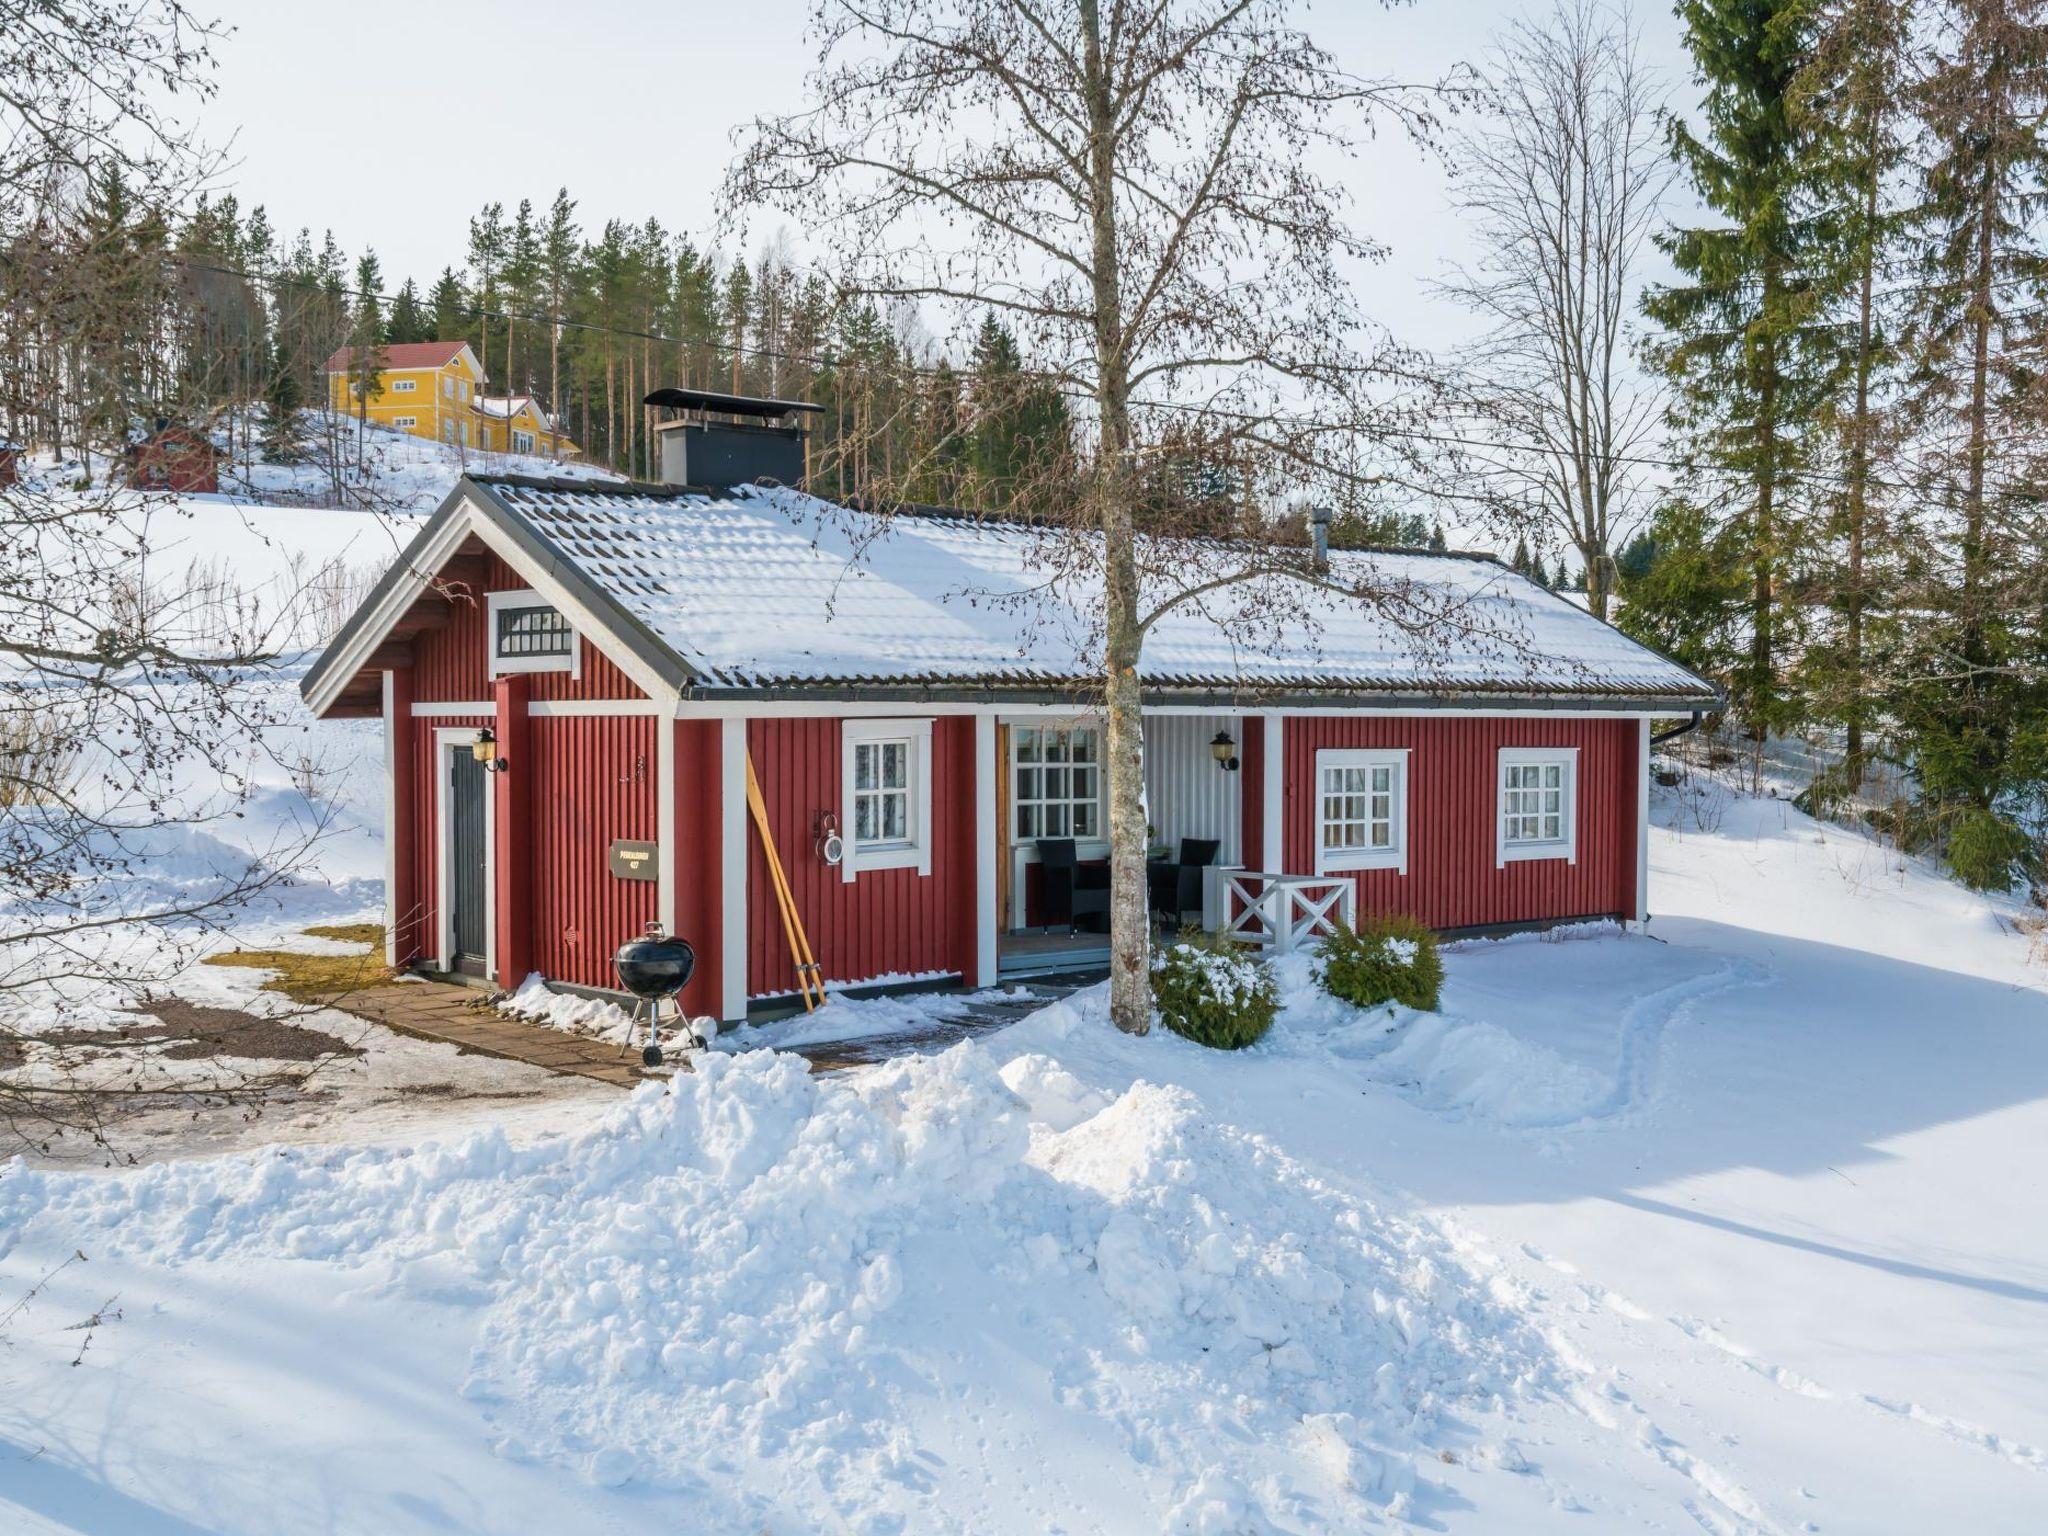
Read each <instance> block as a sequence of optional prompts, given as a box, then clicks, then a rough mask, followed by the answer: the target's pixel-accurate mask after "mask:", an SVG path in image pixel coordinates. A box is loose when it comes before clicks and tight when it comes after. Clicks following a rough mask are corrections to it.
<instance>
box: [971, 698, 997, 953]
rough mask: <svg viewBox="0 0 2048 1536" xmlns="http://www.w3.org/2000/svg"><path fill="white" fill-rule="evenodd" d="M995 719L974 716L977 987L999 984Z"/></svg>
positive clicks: (975, 945)
mask: <svg viewBox="0 0 2048 1536" xmlns="http://www.w3.org/2000/svg"><path fill="white" fill-rule="evenodd" d="M999 771H1000V770H999V768H998V767H997V764H996V717H995V716H994V715H992V714H981V715H976V716H975V717H974V985H975V986H977V987H992V986H994V985H995V984H996V971H997V966H998V951H997V944H996V923H997V916H996V835H997V833H998V832H999V831H1000V830H1001V829H1000V828H998V827H997V826H996V774H997V773H998V772H999Z"/></svg>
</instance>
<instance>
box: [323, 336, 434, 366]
mask: <svg viewBox="0 0 2048 1536" xmlns="http://www.w3.org/2000/svg"><path fill="white" fill-rule="evenodd" d="M468 345H469V343H468V342H466V341H401V342H398V343H396V344H394V345H392V346H388V347H386V348H385V349H384V368H385V371H387V372H388V371H390V370H392V369H397V368H445V367H447V366H448V365H449V364H450V363H452V362H454V361H455V358H456V355H457V354H458V353H460V352H461V351H462V349H463V348H464V347H466V346H468ZM354 353H355V348H353V347H341V348H339V349H337V350H336V352H335V354H334V356H332V357H330V358H328V359H327V362H326V364H325V366H324V367H322V369H321V370H320V371H321V372H322V373H346V372H348V365H349V360H350V358H351V357H352V356H353V355H354Z"/></svg>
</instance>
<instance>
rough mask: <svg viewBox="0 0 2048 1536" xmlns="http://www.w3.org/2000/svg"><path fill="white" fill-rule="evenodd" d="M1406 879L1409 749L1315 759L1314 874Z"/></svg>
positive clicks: (1335, 752)
mask: <svg viewBox="0 0 2048 1536" xmlns="http://www.w3.org/2000/svg"><path fill="white" fill-rule="evenodd" d="M1349 869H1392V870H1397V871H1399V872H1400V873H1401V874H1404V875H1405V874H1406V873H1408V749H1407V748H1406V747H1398V748H1396V747H1387V748H1373V749H1356V750H1354V749H1335V748H1332V749H1328V750H1325V751H1321V752H1318V753H1317V754H1316V873H1317V874H1319V875H1321V874H1328V873H1330V872H1331V871H1333V870H1349Z"/></svg>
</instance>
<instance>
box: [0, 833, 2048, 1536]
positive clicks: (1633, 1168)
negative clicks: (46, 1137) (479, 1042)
mask: <svg viewBox="0 0 2048 1536" xmlns="http://www.w3.org/2000/svg"><path fill="white" fill-rule="evenodd" d="M1655 853H1656V860H1657V865H1658V868H1657V870H1656V872H1655V880H1656V882H1657V887H1656V888H1657V889H1658V890H1659V892H1660V893H1662V897H1663V900H1662V905H1663V906H1664V907H1665V908H1666V909H1667V910H1668V911H1669V912H1670V913H1671V915H1670V916H1668V917H1665V918H1660V919H1659V921H1658V922H1657V923H1656V924H1655V925H1654V929H1655V932H1656V934H1657V935H1658V938H1645V937H1642V936H1638V935H1622V934H1619V933H1616V932H1613V931H1611V930H1595V931H1590V932H1583V933H1579V934H1575V935H1570V936H1566V937H1564V938H1562V939H1559V940H1553V941H1542V942H1539V941H1533V940H1532V941H1520V942H1510V943H1498V944H1486V945H1475V946H1468V947H1462V948H1459V949H1457V950H1456V951H1455V952H1454V953H1452V955H1451V956H1450V959H1449V970H1450V984H1449V986H1448V988H1447V991H1446V996H1445V1011H1444V1013H1443V1014H1442V1015H1441V1016H1439V1017H1432V1018H1427V1019H1415V1018H1408V1017H1390V1016H1379V1017H1373V1016H1366V1015H1361V1014H1359V1013H1357V1012H1356V1011H1353V1010H1349V1009H1344V1008H1339V1007H1337V1006H1335V1005H1334V1004H1332V1003H1330V1002H1329V1001H1328V1000H1327V999H1324V998H1322V997H1320V995H1319V994H1316V993H1314V992H1313V991H1312V990H1310V989H1309V988H1308V987H1307V986H1306V982H1305V976H1304V975H1303V974H1301V973H1300V972H1299V971H1290V972H1289V973H1288V974H1287V975H1286V976H1285V978H1284V979H1285V980H1286V982H1287V983H1288V992H1289V999H1290V1000H1289V1005H1288V1007H1287V1009H1286V1011H1285V1012H1284V1013H1283V1016H1282V1019H1281V1022H1280V1024H1279V1025H1278V1026H1277V1027H1276V1030H1275V1033H1274V1035H1273V1036H1272V1037H1271V1038H1270V1039H1269V1040H1268V1041H1267V1042H1266V1043H1264V1044H1262V1045H1261V1046H1260V1047H1258V1048H1256V1049H1255V1050H1253V1051H1251V1052H1247V1053H1243V1054H1240V1055H1234V1056H1230V1055H1221V1054H1218V1053H1211V1052H1206V1051H1203V1050H1201V1049H1199V1048H1197V1047H1194V1046H1191V1045H1188V1044H1187V1043H1185V1042H1182V1041H1179V1040H1176V1039H1173V1038H1171V1037H1162V1036H1154V1037H1151V1038H1148V1039H1145V1040H1125V1039H1122V1038H1119V1037H1117V1036H1116V1035H1115V1034H1114V1033H1113V1032H1112V1031H1110V1030H1109V1029H1108V1027H1107V1025H1106V1023H1105V1021H1104V1019H1103V1016H1102V1009H1101V1001H1100V998H1099V997H1097V996H1091V995H1089V994H1082V995H1080V996H1078V997H1076V998H1073V999H1070V1000H1068V1001H1067V1002H1065V1003H1061V1004H1058V1005H1056V1006H1054V1007H1052V1008H1050V1009H1047V1010H1045V1011H1044V1012H1042V1013H1040V1014H1038V1015H1036V1016H1035V1017H1033V1018H1032V1019H1030V1020H1028V1021H1027V1022H1025V1023H1024V1024H1022V1025H1020V1026H1018V1027H1016V1028H1014V1029H1012V1030H1009V1031H1006V1032H1004V1033H1003V1034H1001V1035H997V1036H994V1037H990V1038H989V1039H987V1040H984V1041H980V1042H975V1043H970V1044H967V1045H963V1046H958V1047H955V1048H954V1049H952V1050H950V1051H947V1052H945V1053H943V1054H941V1055H935V1056H929V1057H922V1058H913V1059H908V1060H904V1061H899V1062H895V1063H892V1064H889V1065H887V1066H883V1067H878V1068H872V1069H865V1070H861V1071H856V1072H850V1073H842V1074H834V1075H832V1076H830V1077H825V1078H813V1077H811V1076H809V1075H807V1074H806V1072H805V1071H804V1068H803V1065H802V1063H801V1062H800V1061H798V1060H796V1059H795V1058H793V1057H789V1056H784V1055H778V1054H774V1053H770V1052H758V1053H754V1054H750V1055H741V1056H732V1057H728V1056H725V1055H713V1056H710V1057H708V1058H706V1059H705V1060H704V1061H703V1063H702V1066H701V1070H700V1071H699V1072H697V1073H696V1074H694V1075H687V1076H682V1077H679V1078H677V1079H676V1080H675V1082H674V1084H673V1085H672V1087H670V1088H666V1089H664V1088H660V1087H655V1086H649V1087H645V1088H643V1089H641V1090H640V1091H639V1092H638V1093H637V1094H636V1095H635V1096H634V1097H633V1098H632V1099H630V1100H628V1101H626V1102H624V1103H621V1104H616V1105H615V1106H614V1107H612V1108H611V1109H609V1110H607V1111H605V1112H603V1113H601V1114H599V1115H596V1116H594V1117H593V1119H592V1121H591V1123H590V1124H589V1125H588V1126H587V1127H586V1128H585V1129H583V1130H581V1131H579V1132H577V1133H575V1134H572V1135H569V1136H563V1137H554V1138H550V1139H546V1140H542V1141H539V1142H535V1143H531V1144H528V1145H524V1146H518V1145H514V1144H513V1143H512V1141H510V1140H509V1139H508V1138H506V1137H505V1136H503V1135H501V1134H498V1133H494V1132H486V1133H482V1134H476V1135H472V1136H469V1137H468V1138H466V1139H463V1140H460V1141H457V1142H452V1143H450V1144H445V1145H425V1146H421V1147H418V1148H416V1149H412V1150H397V1149H366V1150H356V1151H338V1150H313V1149H304V1148H285V1149H273V1150H270V1151H266V1152H263V1153H258V1154H251V1155H245V1156H241V1157H236V1158H226V1159H218V1160H213V1161H204V1162H188V1163H179V1164H166V1165H161V1166H157V1167H153V1168H149V1169H146V1170H143V1171H141V1172H139V1173H133V1174H126V1175H119V1176H112V1177H90V1176H80V1175H69V1174H64V1175H59V1174H50V1173H40V1172H34V1171H30V1170H26V1169H20V1168H16V1169H14V1170H12V1171H10V1172H8V1173H7V1174H6V1175H5V1176H0V1249H11V1252H8V1253H6V1254H5V1256H4V1258H0V1313H4V1312H5V1309H6V1308H7V1307H9V1306H12V1305H13V1302H14V1300H15V1299H16V1298H18V1297H19V1296H20V1295H21V1294H22V1293H23V1292H24V1291H26V1290H27V1288H28V1287H29V1285H31V1284H32V1283H33V1282H34V1281H35V1279H36V1278H37V1277H38V1276H39V1275H41V1274H43V1273H45V1272H46V1271H47V1270H49V1269H50V1268H52V1267H53V1266H55V1265H57V1264H59V1263H61V1262H62V1261H63V1260H64V1259H65V1257H66V1256H67V1255H69V1254H70V1253H72V1252H74V1251H83V1252H84V1253H85V1254H86V1256H87V1257H86V1261H85V1262H83V1263H77V1262H74V1263H72V1264H71V1265H70V1266H69V1267H68V1268H64V1269H62V1270H61V1271H60V1272H59V1273H58V1274H57V1276H56V1278H55V1279H54V1280H53V1281H52V1282H51V1284H50V1286H49V1288H48V1289H47V1290H45V1291H44V1292H42V1293H40V1294H39V1295H37V1296H36V1298H35V1299H34V1300H33V1301H32V1302H31V1303H30V1305H29V1306H28V1307H27V1308H26V1309H24V1310H22V1311H21V1312H18V1313H17V1314H15V1315H14V1316H13V1317H12V1318H11V1319H10V1320H9V1321H8V1322H7V1323H6V1324H5V1331H4V1337H5V1339H6V1341H7V1342H6V1343H5V1344H4V1345H0V1528H4V1529H8V1530H13V1529H26V1530H35V1531H45V1530H57V1531H66V1530H81V1531H143V1532H152V1531H156V1532H173V1533H179V1536H184V1533H189V1532H194V1531H234V1532H244V1531H246V1532H267V1531H273V1530H278V1529H302V1528H320V1529H333V1530H340V1531H364V1532H369V1531H376V1532H400V1531H404V1532H410V1531H445V1530H462V1531H500V1530H504V1531H512V1530H538V1529H560V1530H578V1531H581V1530H641V1529H646V1530H650V1531H651V1530H676V1529H690V1530H695V1531H708V1532H727V1531H730V1532H749V1533H751V1532H759V1531H763V1530H766V1531H771V1532H777V1533H785V1532H786V1533H796V1532H810V1531H858V1532H895V1531H902V1532H924V1531H972V1532H977V1533H980V1532H998V1533H1012V1532H1014V1533H1026V1532H1030V1533H1039V1532H1046V1531H1054V1530H1059V1531H1066V1532H1075V1533H1079V1532H1089V1531H1101V1532H1119V1533H1121V1532H1134V1533H1140V1532H1142V1533H1149V1532H1155V1531H1161V1530H1180V1531H1193V1532H1210V1533H1224V1532H1240V1531H1243V1532H1272V1531H1356V1530H1369V1529H1378V1528H1385V1527H1389V1526H1399V1525H1400V1524H1402V1523H1403V1522H1413V1523H1415V1524H1417V1525H1418V1526H1420V1527H1422V1528H1425V1529H1441V1530H1467V1531H1486V1532H1502V1531H1514V1532H1524V1531H1546V1530H1561V1531H1609V1530H1617V1531H1621V1530H1626V1531H1633V1530H1659V1531H1663V1530H1689V1529H1693V1530H1696V1529H1706V1530H1710V1531H1796V1530H1802V1529H1817V1530H1822V1531H1937V1530H1940V1531H1946V1530H1957V1531H1963V1530H1967V1531H1972V1532H1978V1531H2033V1530H2039V1529H2042V1528H2044V1521H2048V1456H2044V1454H2043V1451H2042V1450H2041V1449H2040V1448H2041V1447H2043V1446H2048V1363H2044V1362H2048V1233H2044V1231H2043V1225H2044V1223H2043V1218H2042V1210H2043V1202H2042V1200H2041V1193H2042V1191H2041V1185H2040V1179H2041V1174H2040V1169H2041V1168H2042V1167H2043V1165H2044V1161H2048V999H2044V995H2043V992H2042V990H2041V980H2042V976H2041V972H2040V970H2039V969H2038V968H2030V967H2029V962H2028V961H2027V959H2026V955H2025V945H2024V943H2023V941H2021V940H2020V939H2018V938H2015V937H2014V936H2013V935H2011V934H2010V933H2008V932H2006V931H2003V930H2002V929H2001V927H2000V922H1999V918H2000V914H1999V913H1998V911H1997V910H1995V909H1994V908H1991V907H1987V906H1986V905H1985V904H1984V903H1982V902H1980V901H1978V900H1976V899H1974V898H1970V897H1967V896H1965V895H1964V894H1962V893H1960V892H1958V891H1956V890H1954V889H1953V888H1952V887H1950V886H1947V885H1945V884H1943V883H1941V882H1939V881H1937V880H1935V879H1934V878H1932V877H1931V876H1929V875H1927V874H1925V873H1924V872H1921V871H1918V870H1915V869H1905V870H1900V869H1898V868H1896V867H1895V865H1894V864H1893V863H1892V862H1891V861H1888V860H1887V858H1886V857H1885V856H1884V855H1883V854H1882V853H1881V852H1880V851H1878V850H1875V849H1874V848H1872V847H1871V846H1870V845H1869V844H1867V843H1864V842H1863V841H1861V840H1860V839H1856V838H1853V837H1850V836H1848V835H1846V834H1843V833H1839V832H1835V831H1825V832H1824V831H1822V830H1821V829H1819V828H1817V827H1816V826H1814V824H1812V823H1810V822H1807V821H1805V820H1804V818H1800V817H1798V816H1797V815H1796V813H1793V812H1791V811H1789V810H1786V809H1784V808H1782V807H1779V806H1776V805H1773V804H1767V803H1756V802H1737V803H1735V804H1734V805H1732V806H1730V807H1728V808H1726V809H1725V811H1724V812H1723V813H1721V818H1720V821H1719V823H1718V825H1717V826H1716V827H1715V830H1713V831H1711V832H1698V831H1693V832H1688V833H1683V834H1680V833H1666V834H1660V837H1659V840H1658V843H1657V846H1656V850H1655ZM1660 938H1661V939H1664V940H1668V941H1669V942H1668V943H1666V942H1659V939H1660ZM110 1296H114V1297H117V1298H118V1299H117V1300H116V1301H115V1302H114V1307H115V1308H116V1309H117V1310H118V1311H119V1313H120V1316H119V1318H118V1319H112V1318H107V1320H105V1321H103V1322H102V1323H101V1324H100V1325H99V1326H97V1327H94V1328H90V1329H82V1330H70V1329H69V1326H68V1325H71V1324H75V1323H78V1322H80V1321H82V1320H84V1319H85V1318H87V1317H88V1316H90V1315H91V1314H93V1313H94V1312H95V1311H96V1310H98V1311H100V1312H101V1313H102V1315H103V1316H105V1313H106V1308H105V1306H104V1304H105V1303H106V1302H107V1301H108V1298H109V1297H110ZM81 1340H89V1341H90V1344H89V1348H88V1350H87V1352H86V1353H85V1355H84V1357H83V1362H82V1363H81V1364H80V1365H78V1366H77V1367H75V1368H74V1367H73V1366H72V1365H71V1364H70V1362H71V1360H72V1359H73V1358H74V1355H75V1354H76V1352H77V1350H78V1348H79V1345H80V1342H81Z"/></svg>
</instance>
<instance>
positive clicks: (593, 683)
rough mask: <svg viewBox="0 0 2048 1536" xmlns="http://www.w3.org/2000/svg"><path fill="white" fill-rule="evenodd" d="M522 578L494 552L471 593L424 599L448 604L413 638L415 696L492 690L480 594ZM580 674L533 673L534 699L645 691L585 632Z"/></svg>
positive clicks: (441, 698)
mask: <svg viewBox="0 0 2048 1536" xmlns="http://www.w3.org/2000/svg"><path fill="white" fill-rule="evenodd" d="M525 586H526V581H525V579H524V578H523V577H521V576H520V575H519V573H518V572H516V571H514V570H513V569H512V567H510V566H509V565H507V564H505V562H504V561H502V560H499V559H497V558H496V557H493V558H492V559H491V560H490V562H489V564H488V567H487V569H486V571H485V573H484V575H483V577H482V582H481V585H480V586H479V588H478V589H477V591H476V594H475V595H474V596H468V595H465V596H462V597H459V598H453V599H450V598H443V597H437V596H435V595H434V594H432V593H429V594H427V595H426V596H425V597H423V598H422V599H421V601H422V602H425V603H429V604H432V603H443V604H445V605H446V606H447V609H448V617H447V622H446V623H444V624H442V625H441V626H440V627H439V628H438V629H430V630H426V631H424V632H423V633H421V634H420V635H419V636H418V637H417V638H416V639H415V640H414V641H413V697H414V698H416V699H419V700H422V701H426V702H433V703H439V704H463V703H467V702H469V701H470V700H471V699H487V698H489V697H490V695H491V676H490V655H491V653H490V645H489V639H490V636H489V634H488V632H487V626H488V623H489V615H488V614H487V613H486V612H485V604H484V597H483V595H484V594H485V593H487V592H510V591H518V590H522V589H524V588H525ZM580 644H581V649H582V654H581V658H580V664H579V670H580V672H581V675H580V676H578V677H571V676H570V675H569V674H568V673H566V672H534V673H529V674H525V675H527V676H530V677H531V678H532V679H533V697H534V698H536V699H549V700H553V699H639V698H645V697H646V694H645V693H644V692H643V691H642V690H641V688H640V687H639V685H638V684H636V683H635V682H634V681H633V680H632V679H631V678H629V677H627V676H626V674H625V673H624V672H622V671H620V670H619V668H618V666H617V665H616V664H615V663H613V661H612V660H611V659H610V658H609V657H607V656H606V655H605V654H604V653H603V652H602V651H600V650H599V649H598V648H597V645H596V644H595V642H593V641H592V639H591V637H590V636H588V635H582V636H581V637H580Z"/></svg>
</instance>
